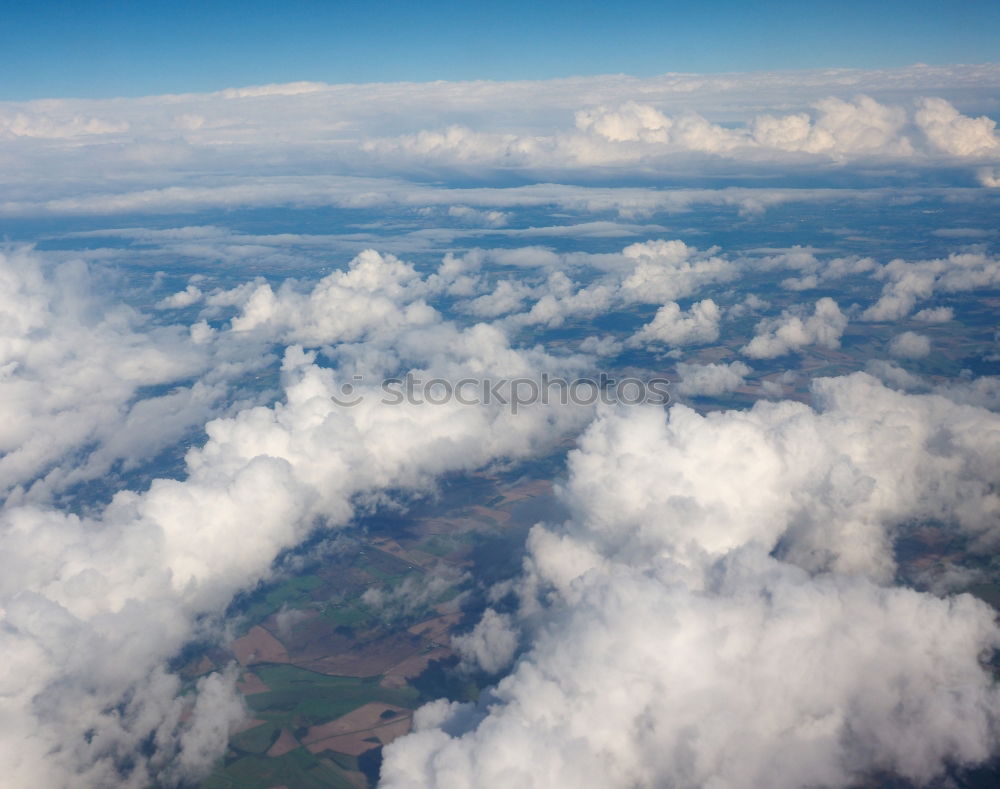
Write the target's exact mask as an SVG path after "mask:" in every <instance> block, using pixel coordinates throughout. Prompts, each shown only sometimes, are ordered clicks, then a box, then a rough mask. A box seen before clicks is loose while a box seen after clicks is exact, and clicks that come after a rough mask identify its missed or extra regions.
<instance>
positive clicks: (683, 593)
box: [380, 375, 1000, 789]
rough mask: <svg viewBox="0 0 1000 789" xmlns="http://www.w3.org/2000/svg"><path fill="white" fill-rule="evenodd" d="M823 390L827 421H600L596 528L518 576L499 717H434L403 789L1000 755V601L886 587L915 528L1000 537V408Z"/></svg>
mask: <svg viewBox="0 0 1000 789" xmlns="http://www.w3.org/2000/svg"><path fill="white" fill-rule="evenodd" d="M817 386H818V392H817V393H818V394H819V395H820V398H819V399H820V402H821V408H820V410H819V411H818V412H813V411H811V410H810V409H809V408H807V407H805V406H803V405H801V404H797V403H790V402H784V403H775V404H763V403H759V404H758V405H757V406H755V407H754V408H753V409H752V410H750V411H743V412H738V411H733V412H721V413H715V414H712V415H709V416H704V417H703V416H699V415H697V414H695V413H694V412H693V411H690V410H689V409H686V408H684V407H683V406H674V407H673V408H672V409H671V412H670V415H669V418H668V419H665V418H664V415H663V414H662V412H660V411H658V410H654V409H649V410H645V411H641V410H639V411H637V410H632V411H631V412H625V411H618V412H614V413H607V414H604V415H603V416H602V417H600V418H599V419H598V421H597V422H596V423H594V424H593V425H592V426H591V427H590V429H589V430H588V431H587V432H586V433H585V434H584V436H583V437H582V439H581V441H580V444H579V449H578V450H577V451H575V452H574V453H571V457H570V478H569V481H568V484H567V487H566V489H565V491H564V492H563V494H562V495H563V497H564V499H565V501H566V502H567V504H568V505H569V506H570V507H571V508H572V512H573V517H572V519H571V520H570V521H569V522H567V523H565V524H563V525H562V526H546V527H541V526H536V527H535V529H534V530H533V531H532V534H531V537H530V539H529V554H528V557H527V559H526V562H525V570H524V574H523V576H522V577H521V578H520V579H519V580H518V581H517V582H516V583H515V587H514V588H516V590H517V591H518V592H519V594H520V595H521V613H520V617H519V624H520V626H521V628H522V638H526V640H527V648H526V651H525V652H524V653H523V654H522V656H521V657H520V659H519V660H518V662H517V663H516V664H515V666H514V667H513V669H512V670H511V672H510V673H509V674H508V675H507V676H506V677H504V678H503V679H502V680H501V681H500V682H499V683H498V684H497V686H496V687H495V688H493V689H492V690H490V691H489V692H488V693H486V694H484V699H483V701H482V702H481V704H480V705H478V706H477V705H459V704H452V705H448V704H446V703H445V702H436V703H435V704H433V705H428V706H427V707H425V708H423V709H422V710H420V711H418V713H417V715H416V717H415V732H414V733H413V734H411V735H409V736H407V737H404V738H401V739H399V740H397V741H396V742H394V743H393V744H392V745H391V746H389V747H387V748H386V749H385V752H384V756H385V762H384V764H383V770H382V782H381V784H380V785H381V786H383V787H386V788H387V789H405V788H406V787H417V786H420V787H436V786H448V787H451V788H452V789H460V788H461V787H477V789H489V787H494V786H496V787H499V786H509V785H510V783H511V781H513V782H515V783H517V784H518V785H519V786H527V787H534V786H537V787H543V786H545V787H548V786H574V787H576V786H580V787H591V786H592V787H617V786H621V787H626V786H637V785H638V786H658V785H672V786H673V785H676V786H705V785H712V786H717V787H719V789H742V788H744V787H745V788H746V789H750V787H758V786H765V785H766V786H771V787H776V788H777V789H800V788H801V787H806V786H818V785H824V786H852V785H857V784H859V783H863V782H864V781H865V780H868V779H870V778H871V777H872V776H873V775H874V774H880V773H885V772H889V773H895V774H898V775H901V776H903V777H905V778H907V779H909V780H911V781H914V782H916V783H918V784H923V783H926V782H928V781H930V780H931V779H933V778H935V777H937V776H940V775H941V774H942V772H943V771H944V770H945V768H946V767H947V766H949V765H969V764H974V763H978V762H982V761H984V760H986V759H987V758H989V757H990V756H991V755H992V754H993V753H994V752H995V749H996V744H995V738H994V737H993V732H994V731H995V727H996V726H997V724H998V722H1000V721H998V713H997V711H998V710H1000V706H998V703H1000V697H998V695H997V693H998V691H997V689H996V687H995V685H994V683H993V681H992V678H991V676H990V674H989V673H988V672H987V671H986V670H984V668H983V666H982V665H981V663H980V658H981V656H982V655H983V654H984V653H988V652H989V651H990V650H992V649H994V648H995V647H996V646H997V644H998V643H1000V630H998V628H997V625H996V622H995V621H994V615H993V612H992V610H991V609H990V608H989V607H988V606H986V605H985V604H983V603H981V602H979V601H976V600H974V599H973V598H971V597H970V596H968V595H963V596H959V597H955V598H944V599H941V598H939V597H935V596H933V595H930V594H924V593H919V592H916V591H914V590H910V589H903V588H892V587H885V586H881V585H879V584H878V583H877V582H876V581H875V580H873V579H882V580H889V579H891V578H892V575H893V568H892V554H891V549H890V547H889V540H887V536H888V534H889V533H890V532H891V531H892V530H894V529H896V528H899V527H901V526H903V525H904V524H908V523H914V522H916V523H919V522H920V521H921V519H924V518H932V519H935V520H945V521H947V522H949V523H950V524H951V525H952V526H953V527H955V528H968V529H970V530H971V531H972V532H973V533H975V532H977V531H978V530H980V529H984V528H985V529H987V530H991V532H992V533H993V534H994V535H995V533H996V529H997V523H996V517H995V516H996V500H995V494H994V493H992V492H991V485H992V483H991V481H990V480H991V479H992V476H993V473H992V470H991V466H990V464H989V462H988V461H987V458H988V457H990V456H995V455H994V453H995V452H996V451H997V449H998V447H997V436H998V435H1000V433H998V432H997V429H998V427H1000V425H998V423H997V417H996V415H994V414H991V413H990V412H988V411H983V410H981V409H974V408H969V407H968V406H960V405H956V404H954V403H951V402H950V401H947V400H945V399H943V398H940V397H935V396H914V395H903V394H899V393H895V392H891V391H890V390H888V389H885V388H883V387H881V386H880V385H879V384H877V383H876V382H874V380H873V379H871V378H869V377H867V376H864V375H854V376H850V377H847V378H841V379H828V380H826V381H821V382H819V383H818V384H817ZM972 425H976V428H975V429H974V430H970V427H971V426H972ZM942 431H943V432H942ZM956 440H957V442H958V443H952V442H954V441H956ZM828 442H829V443H828ZM769 552H773V555H769ZM866 576H868V577H866ZM748 720H753V721H754V726H753V727H752V730H748V729H747V725H746V721H748Z"/></svg>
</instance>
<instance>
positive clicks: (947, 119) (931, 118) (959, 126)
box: [914, 98, 1000, 157]
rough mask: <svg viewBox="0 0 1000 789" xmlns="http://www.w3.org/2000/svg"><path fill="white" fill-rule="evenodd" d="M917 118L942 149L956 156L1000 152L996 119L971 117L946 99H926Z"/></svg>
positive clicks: (985, 154)
mask: <svg viewBox="0 0 1000 789" xmlns="http://www.w3.org/2000/svg"><path fill="white" fill-rule="evenodd" d="M918 107H919V108H918V109H917V112H916V115H915V117H914V119H915V120H916V123H917V126H919V127H920V129H921V130H922V131H923V133H924V134H925V135H926V136H927V139H928V141H929V142H930V143H931V145H933V146H934V147H935V148H937V149H938V150H941V151H944V152H945V153H949V154H952V155H953V156H969V157H983V156H997V155H1000V135H998V134H997V132H996V127H997V124H996V121H994V120H992V119H990V118H987V117H986V116H985V115H983V116H980V117H979V118H969V117H967V116H965V115H962V114H961V113H960V112H959V111H958V110H956V109H955V108H954V107H953V106H952V105H951V104H949V103H948V102H947V101H945V100H944V99H937V98H927V99H922V100H921V101H920V103H919V105H918Z"/></svg>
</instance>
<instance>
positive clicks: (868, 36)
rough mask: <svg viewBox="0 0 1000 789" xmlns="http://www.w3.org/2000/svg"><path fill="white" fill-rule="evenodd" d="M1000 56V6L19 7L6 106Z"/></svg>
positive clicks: (6, 47)
mask: <svg viewBox="0 0 1000 789" xmlns="http://www.w3.org/2000/svg"><path fill="white" fill-rule="evenodd" d="M998 52H1000V3H996V2H978V1H976V2H972V1H970V2H963V3H959V4H948V3H944V2H937V1H936V0H935V1H933V2H932V1H928V0H924V1H923V2H920V1H919V0H918V1H914V0H911V1H910V2H898V1H897V0H890V1H889V2H879V3H873V2H841V3H837V4H832V3H810V2H774V3H769V4H767V6H766V7H764V8H760V7H754V6H753V5H752V4H748V3H744V2H732V1H730V0H725V1H723V0H717V1H716V2H704V3H699V4H693V3H692V4H687V3H685V4H678V3H669V2H659V3H655V2H633V3H628V4H625V5H622V6H612V5H611V4H608V3H602V2H593V0H575V1H574V2H564V1H562V0H560V1H559V2H548V3H544V4H537V3H529V2H521V1H517V2H507V3H493V4H477V3H469V2H451V1H446V2H441V1H440V0H439V1H438V2H430V3H422V4H418V3H413V2H398V1H397V0H390V1H388V2H365V3H360V2H347V3H345V2H330V3H322V2H302V1H301V0H299V1H298V2H290V3H282V4H279V3H276V2H263V1H262V0H251V1H250V2H216V3H196V2H189V1H184V0H182V1H180V2H161V1H160V0H153V1H152V2H123V1H122V0H118V1H117V2H101V3H95V2H48V3H25V2H8V3H6V4H4V8H3V24H2V25H0V99H8V100H9V99H15V100H20V99H31V98H41V97H65V96H77V97H108V96H115V95H125V96H136V95H143V94H151V93H163V92H188V91H206V90H216V89H220V88H223V87H229V86H235V85H248V84H261V83H268V82H288V81H297V80H317V81H326V82H373V81H400V80H416V81H426V80H434V79H445V80H462V79H477V78H486V79H540V78H547V77H560V76H573V75H589V74H600V73H619V72H623V73H629V74H635V75H639V76H649V75H653V74H659V73H663V72H667V71H688V72H719V71H746V70H761V69H799V68H826V67H863V68H878V67H891V66H900V65H907V64H911V63H916V62H924V63H932V64H943V63H982V62H989V61H995V60H996V59H997V53H998Z"/></svg>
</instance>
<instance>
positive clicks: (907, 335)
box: [889, 331, 931, 359]
mask: <svg viewBox="0 0 1000 789" xmlns="http://www.w3.org/2000/svg"><path fill="white" fill-rule="evenodd" d="M930 352H931V340H930V337H928V336H927V335H925V334H917V333H916V332H912V331H904V332H903V333H902V334H897V335H896V336H895V337H893V338H892V341H891V342H890V343H889V353H891V354H892V355H893V356H897V357H899V358H900V359H923V358H924V357H925V356H927V355H928V354H929V353H930Z"/></svg>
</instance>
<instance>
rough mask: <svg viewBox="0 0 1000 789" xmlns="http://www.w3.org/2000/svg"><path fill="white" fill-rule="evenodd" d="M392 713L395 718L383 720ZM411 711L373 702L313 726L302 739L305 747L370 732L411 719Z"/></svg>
mask: <svg viewBox="0 0 1000 789" xmlns="http://www.w3.org/2000/svg"><path fill="white" fill-rule="evenodd" d="M388 711H392V712H395V713H396V717H394V718H388V719H387V718H383V717H382V713H384V712H388ZM410 714H411V711H410V710H408V709H406V707H397V706H395V705H394V704H385V703H383V702H381V701H371V702H369V703H368V704H365V705H364V706H362V707H358V708H357V709H356V710H351V712H348V713H347V714H346V715H341V716H340V717H339V718H337V719H336V720H332V721H330V722H329V723H322V724H320V725H319V726H313V727H312V728H310V729H309V731H308V732H306V734H305V736H304V737H303V738H302V742H303V743H304V744H305V745H309V744H310V743H313V742H319V741H320V740H327V739H329V738H330V737H338V736H340V735H342V734H354V733H356V732H360V731H368V730H369V729H376V728H378V727H380V726H385V725H386V724H388V723H394V722H396V721H398V720H401V719H404V718H405V719H409V717H410Z"/></svg>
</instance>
